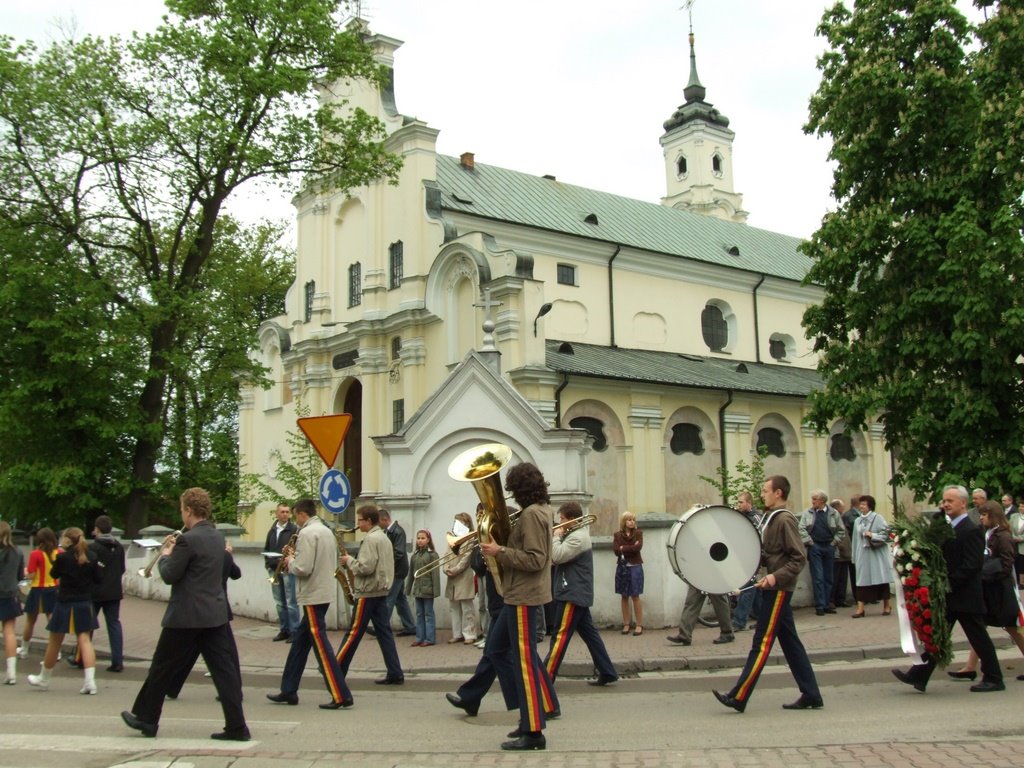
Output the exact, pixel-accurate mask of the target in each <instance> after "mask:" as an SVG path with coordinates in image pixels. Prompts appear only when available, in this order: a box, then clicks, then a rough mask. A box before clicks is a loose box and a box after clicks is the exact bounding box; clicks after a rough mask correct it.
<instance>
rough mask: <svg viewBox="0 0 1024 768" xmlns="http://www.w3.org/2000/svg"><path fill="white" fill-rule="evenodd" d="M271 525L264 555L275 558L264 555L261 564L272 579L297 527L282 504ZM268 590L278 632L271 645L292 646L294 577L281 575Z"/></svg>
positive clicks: (296, 611)
mask: <svg viewBox="0 0 1024 768" xmlns="http://www.w3.org/2000/svg"><path fill="white" fill-rule="evenodd" d="M274 517H275V520H274V524H273V525H271V526H270V530H269V531H267V540H266V541H265V542H264V544H263V551H264V552H276V553H277V555H276V556H274V555H266V556H265V557H264V558H263V564H264V565H265V566H266V568H267V573H268V574H270V575H271V576H273V575H274V573H276V571H277V566H278V565H280V563H281V550H283V549H284V548H285V545H287V544H288V542H289V541H291V538H292V536H294V535H295V534H296V533H298V532H299V527H298V526H297V525H296V524H295V523H293V522H292V511H291V509H290V508H289V507H288V505H287V504H285V503H284V502H281V503H280V504H278V505H277V508H276V509H275V510H274ZM270 590H271V592H272V593H273V595H274V607H275V608H277V626H278V632H277V634H276V635H275V636H274V642H275V643H277V642H280V641H281V640H284V641H286V642H291V639H292V635H294V634H295V631H296V630H297V629H298V627H299V604H298V602H297V601H296V597H295V576H294V574H291V573H288V572H287V571H283V572H282V573H279V574H278V576H277V581H276V582H272V583H271V585H270Z"/></svg>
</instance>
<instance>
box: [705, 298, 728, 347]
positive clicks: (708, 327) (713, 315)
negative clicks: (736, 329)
mask: <svg viewBox="0 0 1024 768" xmlns="http://www.w3.org/2000/svg"><path fill="white" fill-rule="evenodd" d="M700 330H701V333H702V334H703V336H704V343H705V344H707V345H708V349H710V350H711V351H712V352H721V351H722V350H723V349H725V345H726V344H728V343H729V324H728V323H727V322H726V321H725V315H724V314H723V312H722V310H721V309H719V308H718V307H716V306H715V305H714V304H708V305H707V306H706V307H704V311H703V312H701V313H700Z"/></svg>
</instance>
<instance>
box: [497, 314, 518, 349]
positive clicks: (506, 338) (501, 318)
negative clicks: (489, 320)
mask: <svg viewBox="0 0 1024 768" xmlns="http://www.w3.org/2000/svg"><path fill="white" fill-rule="evenodd" d="M521 327H522V320H521V317H520V312H519V311H518V310H516V309H503V310H501V311H499V312H497V313H495V316H494V338H495V340H496V341H497V342H498V344H509V343H512V342H514V341H516V340H517V339H518V338H519V335H520V333H519V330H520V328H521Z"/></svg>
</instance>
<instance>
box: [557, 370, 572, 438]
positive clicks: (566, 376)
mask: <svg viewBox="0 0 1024 768" xmlns="http://www.w3.org/2000/svg"><path fill="white" fill-rule="evenodd" d="M567 386H569V374H567V373H563V374H562V383H561V384H559V385H558V389H556V390H555V427H556V428H557V429H561V428H562V390H563V389H565V388H566V387H567Z"/></svg>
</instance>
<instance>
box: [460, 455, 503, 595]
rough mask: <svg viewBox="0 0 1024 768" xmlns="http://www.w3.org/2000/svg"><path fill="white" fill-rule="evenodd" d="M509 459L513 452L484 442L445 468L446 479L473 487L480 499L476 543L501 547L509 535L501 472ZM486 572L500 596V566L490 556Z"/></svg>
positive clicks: (486, 558) (487, 558)
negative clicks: (492, 543) (490, 543)
mask: <svg viewBox="0 0 1024 768" xmlns="http://www.w3.org/2000/svg"><path fill="white" fill-rule="evenodd" d="M511 460H512V449H511V448H509V447H508V446H507V445H502V444H501V443H487V444H485V445H478V446H476V447H474V448H470V449H469V450H468V451H463V452H462V453H460V454H459V455H458V456H456V457H455V458H454V459H452V462H451V464H449V465H448V476H449V477H450V478H452V479H453V480H458V481H459V482H468V483H472V484H473V488H474V489H475V490H476V495H477V496H479V497H480V502H481V503H482V504H483V507H484V508H483V510H482V511H481V512H480V515H479V516H478V517H477V521H476V527H477V534H478V537H479V538H478V541H493V542H494V543H495V544H499V545H504V544H505V543H506V542H507V541H508V537H509V534H510V533H511V532H512V521H511V520H510V519H509V516H508V508H507V507H506V506H505V494H504V493H503V492H502V488H501V477H500V472H501V470H502V468H503V467H505V466H507V465H508V463H509V461H511ZM484 560H485V561H486V562H487V570H489V571H490V572H491V576H493V577H494V588H495V589H496V590H497V591H498V594H499V595H500V594H502V578H501V577H502V569H501V564H500V563H499V562H498V561H497V560H495V559H494V558H493V557H485V558H484Z"/></svg>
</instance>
